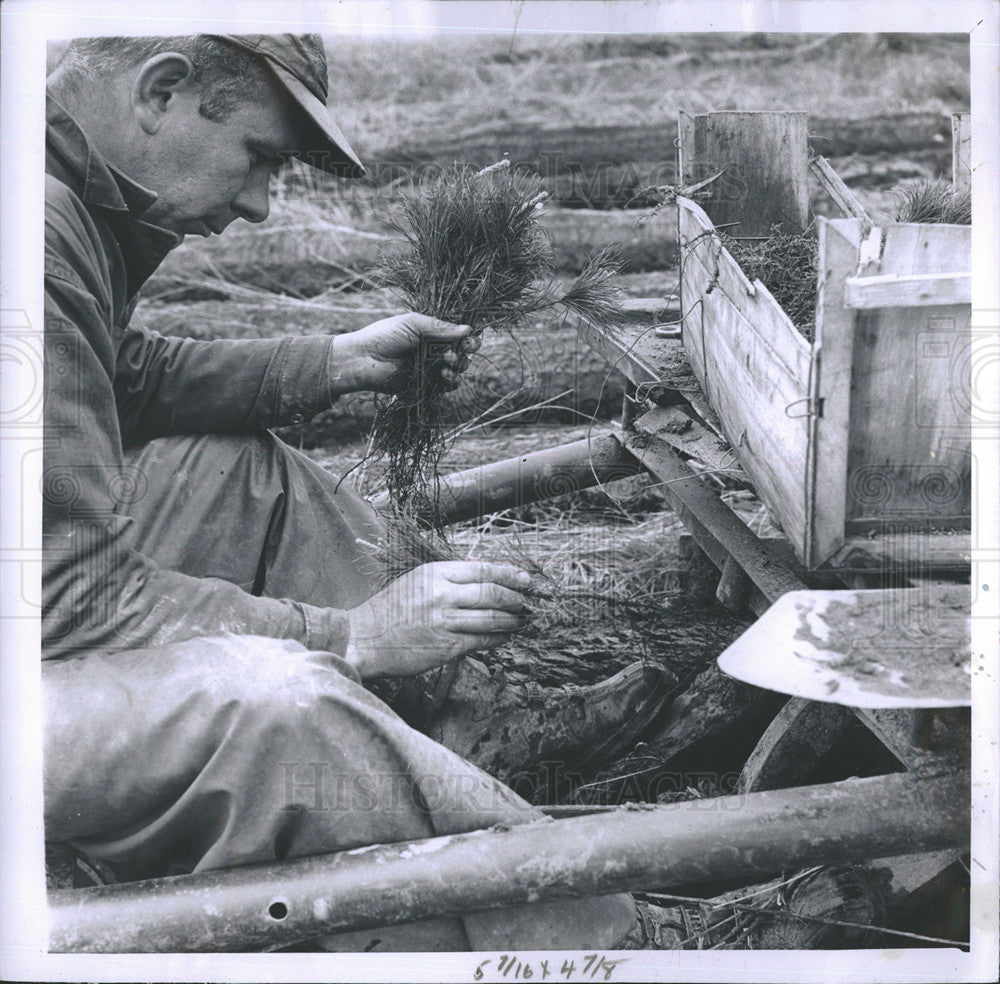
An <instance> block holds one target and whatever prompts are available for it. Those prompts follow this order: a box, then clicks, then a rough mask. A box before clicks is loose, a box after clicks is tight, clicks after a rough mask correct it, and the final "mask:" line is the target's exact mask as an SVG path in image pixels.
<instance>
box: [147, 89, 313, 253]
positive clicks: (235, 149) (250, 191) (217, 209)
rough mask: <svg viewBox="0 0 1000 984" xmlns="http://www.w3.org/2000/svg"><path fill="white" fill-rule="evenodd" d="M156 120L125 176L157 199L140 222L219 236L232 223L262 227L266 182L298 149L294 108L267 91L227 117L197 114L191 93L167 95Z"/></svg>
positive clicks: (183, 232) (195, 99) (266, 202)
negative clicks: (138, 162)
mask: <svg viewBox="0 0 1000 984" xmlns="http://www.w3.org/2000/svg"><path fill="white" fill-rule="evenodd" d="M171 98H172V102H171V105H170V107H169V110H168V111H167V112H166V113H165V114H164V117H163V123H162V126H161V127H160V129H159V130H158V131H157V133H156V134H155V137H154V139H153V140H151V141H150V142H149V144H148V146H147V148H146V151H145V153H144V154H143V157H142V166H141V172H142V173H133V174H132V176H133V177H134V178H135V179H136V180H137V181H139V182H141V183H142V184H145V185H146V186H147V187H148V188H150V189H151V190H152V191H155V192H156V193H157V195H158V196H159V197H158V198H157V200H156V201H155V202H154V203H153V205H151V206H150V208H149V210H148V211H147V212H145V213H144V214H143V216H142V217H143V220H144V221H146V222H152V223H153V224H154V225H159V226H163V227H164V228H167V229H170V230H171V231H172V232H176V233H179V234H181V235H196V236H207V235H209V234H210V233H219V232H222V230H223V229H225V228H226V226H228V225H229V224H230V223H231V222H233V221H234V220H236V219H240V218H242V219H246V220H247V221H248V222H263V221H264V219H266V218H267V215H268V210H269V200H268V186H269V184H270V178H271V176H272V175H273V174H275V173H276V172H277V170H278V167H279V166H280V165H281V163H282V160H283V158H282V156H281V154H282V152H285V154H286V155H287V154H288V152H289V151H291V150H293V149H295V148H296V147H297V146H298V137H299V135H298V132H297V127H296V118H297V113H296V110H295V108H294V104H293V103H292V102H291V100H289V99H288V98H287V97H285V96H284V95H283V94H281V93H279V92H278V91H277V90H274V89H268V90H267V97H266V98H265V101H264V102H260V103H247V104H244V105H242V106H240V107H238V108H237V109H236V110H235V112H234V113H233V114H232V115H231V116H230V117H229V118H228V119H226V120H224V121H221V122H217V121H213V120H209V119H206V118H205V117H204V116H202V115H201V114H200V113H199V112H198V106H199V104H200V99H199V96H198V92H197V91H188V92H185V93H182V94H176V95H174V96H172V97H171Z"/></svg>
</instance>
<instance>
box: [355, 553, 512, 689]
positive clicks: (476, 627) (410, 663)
mask: <svg viewBox="0 0 1000 984" xmlns="http://www.w3.org/2000/svg"><path fill="white" fill-rule="evenodd" d="M529 580H530V579H529V577H528V575H527V574H526V573H524V572H521V571H519V570H518V569H517V568H516V567H511V566H509V565H507V564H488V563H481V562H478V561H444V562H441V563H435V564H424V565H423V566H422V567H417V568H416V569H414V570H412V571H410V572H409V573H408V574H404V575H403V576H402V577H400V578H398V579H397V580H395V581H393V583H392V584H390V585H389V587H387V588H385V589H384V590H382V591H380V592H379V593H378V594H377V595H375V596H374V597H373V598H370V599H369V600H368V601H366V602H364V603H363V604H361V605H358V607H357V608H354V609H352V610H351V612H350V619H351V638H350V642H349V644H348V647H347V652H346V653H345V654H344V655H345V658H346V659H347V661H348V662H349V663H351V664H353V665H354V667H355V668H356V669H357V671H358V672H359V673H360V674H361V677H362V679H367V678H369V677H376V676H414V675H415V674H417V673H423V672H424V671H425V670H430V669H433V668H434V667H436V666H441V665H442V664H443V663H448V662H451V661H452V660H453V659H456V658H457V657H459V656H462V655H464V654H465V653H470V652H474V651H476V650H477V649H492V648H494V647H496V646H499V645H500V644H501V643H503V642H505V641H506V640H507V638H508V636H509V635H510V633H512V632H515V631H517V630H518V629H520V628H523V627H524V625H525V618H524V598H523V597H522V595H521V593H520V592H521V591H522V590H523V589H524V588H525V587H527V585H528V583H529Z"/></svg>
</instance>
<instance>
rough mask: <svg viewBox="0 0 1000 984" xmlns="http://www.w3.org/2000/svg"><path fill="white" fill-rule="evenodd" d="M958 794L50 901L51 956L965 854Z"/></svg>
mask: <svg viewBox="0 0 1000 984" xmlns="http://www.w3.org/2000/svg"><path fill="white" fill-rule="evenodd" d="M968 782H969V777H968V774H958V775H951V776H946V777H936V778H932V779H921V778H918V777H916V776H913V775H909V774H898V775H889V776H879V777H876V778H871V779H850V780H847V781H846V782H837V783H829V784H825V785H819V786H804V787H799V788H796V789H785V790H774V791H768V792H761V793H748V794H744V795H739V796H724V797H718V798H716V799H707V800H692V801H689V802H682V803H674V804H670V805H668V806H659V807H651V808H650V809H648V810H636V811H622V812H617V813H615V814H613V815H610V816H609V815H608V814H598V815H592V816H584V817H579V818H575V819H571V820H554V821H553V820H540V821H537V822H533V823H528V824H524V825H519V826H515V827H512V828H510V829H507V830H485V831H476V832H474V833H469V834H461V835H457V836H452V837H438V838H434V839H431V840H425V841H417V842H410V843H402V844H387V845H379V846H374V847H370V848H362V849H360V850H355V851H347V852H344V853H341V854H333V855H326V856H320V857H312V858H303V859H300V860H295V861H290V862H287V863H285V864H269V865H254V866H248V867H245V868H236V869H232V870H228V871H206V872H201V873H199V874H195V875H181V876H178V877H175V878H163V879H157V880H151V881H145V882H133V883H126V884H119V885H108V886H103V887H100V888H87V889H68V890H63V891H56V892H52V893H50V895H49V917H50V927H49V928H50V949H51V950H52V951H54V952H99V953H126V952H128V953H145V952H157V951H160V952H211V951H220V950H230V951H234V950H235V951H248V950H261V949H268V948H274V947H276V946H280V945H283V944H287V943H290V942H293V941H295V940H300V939H307V938H309V937H312V936H316V935H320V934H323V933H330V932H336V931H338V930H339V931H344V930H350V929H366V928H372V927H377V926H385V925H391V924H394V923H402V922H409V921H412V920H414V919H421V918H426V917H429V916H434V915H455V914H463V913H468V912H472V911H475V910H483V909H495V908H503V907H504V906H509V905H513V904H516V903H521V902H533V901H540V900H543V899H552V898H560V897H584V896H594V895H606V894H610V893H612V892H618V891H623V890H632V891H638V890H656V889H663V888H668V887H670V886H677V885H690V884H695V883H699V882H710V881H715V880H719V879H726V880H731V879H737V878H742V877H748V878H752V879H758V880H759V876H771V875H773V874H775V873H777V872H779V871H782V870H794V869H796V868H801V867H806V866H809V865H817V864H841V863H845V862H850V861H859V860H865V859H871V858H881V857H891V856H894V855H898V854H913V853H916V852H923V851H931V850H938V849H943V848H949V847H963V846H965V845H966V844H968V839H969V813H970V806H969V795H970V794H969V785H968Z"/></svg>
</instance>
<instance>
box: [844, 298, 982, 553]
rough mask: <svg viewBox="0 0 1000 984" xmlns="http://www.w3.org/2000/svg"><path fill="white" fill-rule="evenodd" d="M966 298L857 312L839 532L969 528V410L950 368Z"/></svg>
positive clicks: (965, 320) (962, 335) (959, 344)
mask: <svg viewBox="0 0 1000 984" xmlns="http://www.w3.org/2000/svg"><path fill="white" fill-rule="evenodd" d="M970 323H971V309H970V306H969V305H966V304H954V305H945V306H940V307H922V308H884V309H880V310H873V311H859V312H857V314H856V325H857V328H856V333H855V343H854V344H855V351H854V366H853V375H852V393H851V422H850V444H849V452H848V502H847V523H846V531H847V532H848V533H851V532H864V531H866V530H870V529H878V528H881V527H882V526H884V525H885V524H886V523H892V522H897V521H905V522H907V523H912V524H914V525H921V524H926V525H928V526H930V527H932V528H933V527H935V526H936V525H940V526H943V527H951V526H958V527H962V526H967V525H968V522H969V516H970V512H971V504H970V503H971V454H970V451H971V448H970V434H969V430H968V426H969V423H968V415H967V413H965V414H963V412H962V408H961V405H960V402H961V401H960V399H959V398H960V397H961V395H962V393H963V392H964V389H963V388H962V381H961V379H959V378H958V375H957V373H960V372H961V371H962V370H964V369H965V368H967V366H966V365H965V363H964V360H963V359H962V358H961V353H962V351H963V346H964V345H965V343H966V340H967V338H968V336H969V328H970Z"/></svg>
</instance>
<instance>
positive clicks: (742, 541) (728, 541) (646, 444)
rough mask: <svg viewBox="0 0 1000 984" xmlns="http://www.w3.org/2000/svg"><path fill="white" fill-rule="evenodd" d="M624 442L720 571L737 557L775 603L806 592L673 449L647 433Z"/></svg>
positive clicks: (754, 581) (801, 583) (762, 590)
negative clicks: (791, 593) (707, 543)
mask: <svg viewBox="0 0 1000 984" xmlns="http://www.w3.org/2000/svg"><path fill="white" fill-rule="evenodd" d="M641 419H642V418H640V420H641ZM624 441H625V446H626V447H627V448H628V450H629V451H631V452H632V454H634V455H635V456H636V457H637V458H638V459H639V461H641V462H642V464H643V465H644V466H645V467H646V468H647V469H648V470H649V471H650V473H651V474H652V475H653V476H654V477H655V478H657V479H658V480H659V481H660V482H662V483H663V485H662V489H663V492H664V493H665V495H666V496H667V498H668V499H669V500H670V502H671V505H672V507H673V508H674V511H675V512H677V514H678V516H679V517H680V519H681V520H682V522H683V523H684V525H685V526H687V527H688V529H689V530H690V531H691V534H692V536H694V538H695V540H696V541H697V542H698V544H699V546H701V547H702V549H703V550H705V552H706V553H708V555H709V557H710V558H711V560H712V562H713V563H715V564H716V566H718V567H719V568H720V569H721V568H722V567H723V566H724V565H725V560H726V559H727V558H728V557H732V558H733V559H734V560H735V561H736V563H737V564H739V565H740V567H742V568H743V570H744V571H746V573H747V574H748V575H749V576H750V580H751V581H753V583H754V584H755V585H756V587H757V588H758V589H759V591H760V593H761V594H762V595H763V596H764V598H765V599H768V600H770V601H774V600H776V599H777V598H780V597H781V595H783V594H785V593H786V592H788V591H801V590H803V589H805V588H806V585H805V584H804V582H803V581H802V580H801V579H800V578H799V577H798V576H797V575H796V573H795V572H794V571H792V570H791V569H789V568H788V567H786V566H785V564H784V563H783V562H782V560H781V559H780V557H779V555H778V553H777V552H775V551H774V549H773V548H772V547H771V545H770V544H769V543H768V542H767V541H766V540H761V539H760V538H759V537H757V536H756V535H755V534H754V533H753V532H752V531H751V530H750V529H749V527H747V526H746V524H745V523H743V522H742V521H741V520H740V519H739V517H738V516H736V514H735V513H734V512H733V511H732V510H731V509H730V508H729V507H728V506H727V505H726V504H725V503H724V502H722V501H721V500H720V499H719V498H718V496H716V495H715V493H714V492H713V491H712V490H711V489H709V488H708V487H707V486H705V485H704V484H703V483H702V482H701V481H699V480H698V479H697V478H695V477H694V475H693V474H692V472H691V469H690V467H689V466H688V465H686V464H685V463H684V462H683V461H682V460H681V459H680V458H679V457H678V455H677V454H676V452H674V451H673V449H672V448H671V447H670V446H669V445H667V444H666V443H664V442H663V441H661V440H659V439H658V438H656V437H654V436H651V435H649V434H648V433H643V434H637V435H626V436H625V439H624ZM706 538H709V539H711V540H712V541H714V543H715V544H717V545H719V546H720V547H721V548H722V553H721V554H720V551H719V550H718V549H712V547H711V545H710V546H709V548H708V549H706V547H705V545H704V543H703V541H705V540H706ZM720 560H721V562H720ZM765 607H766V606H765Z"/></svg>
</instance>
